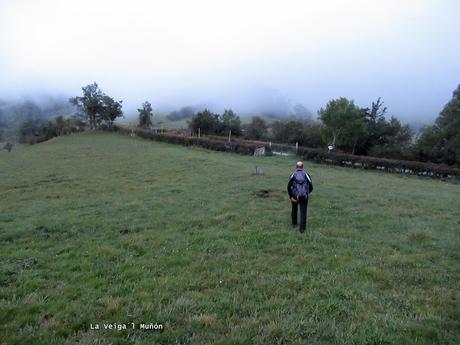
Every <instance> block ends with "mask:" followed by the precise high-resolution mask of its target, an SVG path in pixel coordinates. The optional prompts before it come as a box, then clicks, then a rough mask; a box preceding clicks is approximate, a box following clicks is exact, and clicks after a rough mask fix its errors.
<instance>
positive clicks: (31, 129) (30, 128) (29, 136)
mask: <svg viewBox="0 0 460 345" xmlns="http://www.w3.org/2000/svg"><path fill="white" fill-rule="evenodd" d="M41 134H42V124H41V123H39V122H37V121H35V120H33V119H26V120H24V121H22V123H21V125H20V127H19V142H20V143H24V144H33V143H35V142H37V141H38V138H39V137H40V136H41Z"/></svg>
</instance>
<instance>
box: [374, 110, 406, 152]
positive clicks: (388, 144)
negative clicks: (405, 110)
mask: <svg viewBox="0 0 460 345" xmlns="http://www.w3.org/2000/svg"><path fill="white" fill-rule="evenodd" d="M379 140H380V142H379V143H377V144H375V145H374V146H373V147H371V149H370V150H369V154H370V155H371V156H377V157H388V158H395V159H409V158H411V157H410V152H409V149H410V146H411V143H412V131H411V130H410V127H409V126H408V125H402V124H401V122H400V121H399V120H398V119H397V118H395V117H393V116H392V117H391V119H390V121H389V122H387V121H385V123H384V126H383V131H382V136H381V138H380V139H379Z"/></svg>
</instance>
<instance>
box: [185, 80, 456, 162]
mask: <svg viewBox="0 0 460 345" xmlns="http://www.w3.org/2000/svg"><path fill="white" fill-rule="evenodd" d="M387 110H388V109H387V107H385V106H384V103H383V101H382V99H381V98H378V99H377V100H376V101H375V102H372V103H371V106H370V107H364V108H363V107H359V106H358V105H356V104H355V103H354V101H352V100H349V99H347V98H344V97H341V98H338V99H333V100H331V101H329V102H328V103H327V104H326V106H325V107H324V108H321V109H320V110H319V111H318V120H313V119H311V117H306V118H295V119H290V120H284V121H282V120H276V121H274V122H267V121H266V120H265V119H264V118H262V117H260V116H254V117H252V119H251V121H250V122H249V123H248V124H241V120H240V118H239V116H237V115H236V114H235V113H234V112H233V111H232V110H230V109H228V110H225V112H224V113H223V114H222V115H219V114H216V113H212V112H211V111H209V110H208V109H205V110H204V111H201V112H198V113H196V114H195V115H194V116H193V117H191V119H190V121H189V128H190V130H191V131H192V133H195V134H197V133H198V130H199V131H200V134H201V135H206V134H216V135H227V134H228V133H229V131H230V130H231V133H232V135H235V136H242V137H244V138H246V139H250V140H263V141H268V140H270V141H273V142H277V143H285V144H295V143H298V144H299V145H302V146H305V147H311V148H326V147H329V148H332V149H333V150H337V151H339V152H344V153H350V154H355V155H363V156H375V157H384V158H393V159H404V160H418V161H422V162H433V163H444V164H448V165H460V85H459V86H458V87H457V89H456V90H455V91H454V92H453V95H452V98H451V100H450V101H449V102H448V103H447V104H446V105H445V106H444V108H443V109H442V110H441V112H440V114H439V116H438V117H437V119H436V121H435V123H434V124H433V125H431V126H425V127H424V128H422V130H421V132H420V134H419V135H418V136H416V135H415V134H414V133H413V132H412V131H411V129H410V127H409V126H408V125H407V124H406V125H405V124H402V123H401V122H400V121H399V120H398V119H397V118H396V117H394V116H391V117H390V118H389V119H387V117H386V116H385V115H387Z"/></svg>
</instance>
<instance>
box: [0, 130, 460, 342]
mask: <svg viewBox="0 0 460 345" xmlns="http://www.w3.org/2000/svg"><path fill="white" fill-rule="evenodd" d="M256 164H257V165H260V166H262V167H263V170H264V172H265V174H264V175H258V176H254V175H252V172H253V171H254V166H255V165H256ZM294 164H295V158H286V157H258V158H254V157H249V156H240V155H236V154H230V153H220V152H212V151H206V150H203V149H198V148H185V147H181V146H174V145H168V144H163V143H158V142H151V141H146V140H141V139H137V138H131V137H128V136H121V135H117V134H107V133H83V134H79V135H72V136H68V137H62V138H57V139H54V140H51V141H49V142H45V143H42V144H38V145H33V146H23V147H18V148H16V147H15V148H14V149H13V151H12V152H11V153H9V154H8V152H6V151H5V150H1V151H0V248H1V251H0V263H1V266H0V344H2V345H3V344H8V345H10V344H75V343H79V344H131V343H132V344H197V345H198V344H200V345H201V344H458V339H460V251H459V246H460V233H459V229H460V185H459V184H451V183H446V182H441V181H438V180H431V179H422V178H417V177H402V176H396V175H390V174H382V173H377V172H366V171H360V170H353V169H347V168H340V167H330V166H323V165H316V164H311V163H307V164H306V167H307V169H308V170H309V171H310V172H311V175H312V177H313V182H314V185H315V191H314V193H313V195H312V200H311V204H310V207H309V229H308V231H307V233H306V234H303V235H302V234H300V233H299V232H298V230H297V229H293V228H291V226H290V220H289V209H290V204H289V202H288V199H287V196H286V191H285V188H286V184H287V179H288V176H289V173H290V172H291V170H292V167H293V165H294ZM261 189H270V190H271V191H272V193H271V197H268V198H261V197H259V196H257V191H259V190H261ZM131 322H132V323H134V324H135V327H138V325H139V323H146V324H150V323H152V324H155V323H161V324H162V325H163V327H164V331H163V332H161V333H160V332H154V331H151V330H150V331H148V330H147V331H143V330H139V329H135V330H130V329H128V330H120V331H118V330H104V329H102V330H91V325H93V327H94V326H95V324H99V325H100V327H101V328H103V324H104V323H118V324H127V325H128V326H130V325H131V324H130V323H131Z"/></svg>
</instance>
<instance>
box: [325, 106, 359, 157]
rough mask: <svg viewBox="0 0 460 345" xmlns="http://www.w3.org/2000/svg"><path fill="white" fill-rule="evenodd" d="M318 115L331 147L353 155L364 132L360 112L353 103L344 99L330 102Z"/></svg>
mask: <svg viewBox="0 0 460 345" xmlns="http://www.w3.org/2000/svg"><path fill="white" fill-rule="evenodd" d="M319 115H320V119H321V121H322V122H323V124H324V129H325V135H326V136H327V137H328V138H329V139H331V140H332V141H331V144H332V146H334V147H335V146H337V147H338V148H341V149H343V150H349V151H351V152H352V153H354V151H355V148H356V144H357V140H358V138H359V136H360V135H361V134H362V133H363V132H364V119H363V116H362V112H361V110H360V109H359V108H358V107H357V106H356V105H355V104H354V102H353V101H350V100H348V99H346V98H344V97H341V98H339V99H334V100H331V101H329V103H328V104H327V105H326V108H325V109H323V108H321V109H320V111H319Z"/></svg>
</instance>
